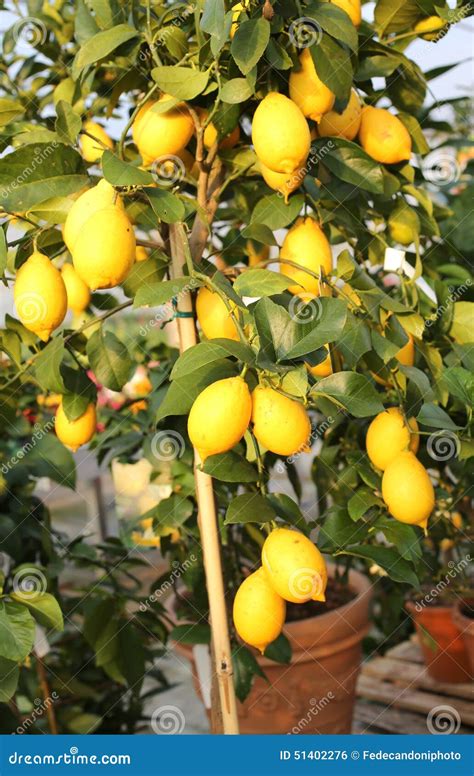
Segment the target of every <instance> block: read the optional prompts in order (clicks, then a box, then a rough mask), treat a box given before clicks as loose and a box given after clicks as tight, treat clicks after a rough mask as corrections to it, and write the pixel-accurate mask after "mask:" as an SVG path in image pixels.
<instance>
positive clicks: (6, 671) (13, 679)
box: [0, 657, 20, 703]
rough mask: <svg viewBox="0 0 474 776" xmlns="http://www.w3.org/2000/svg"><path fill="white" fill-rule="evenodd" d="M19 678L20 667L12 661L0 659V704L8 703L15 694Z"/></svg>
mask: <svg viewBox="0 0 474 776" xmlns="http://www.w3.org/2000/svg"><path fill="white" fill-rule="evenodd" d="M19 678H20V667H19V665H18V663H17V662H16V661H14V660H7V659H6V658H4V657H0V703H8V701H9V700H10V698H11V697H12V696H13V695H14V694H15V691H16V688H17V686H18V679H19Z"/></svg>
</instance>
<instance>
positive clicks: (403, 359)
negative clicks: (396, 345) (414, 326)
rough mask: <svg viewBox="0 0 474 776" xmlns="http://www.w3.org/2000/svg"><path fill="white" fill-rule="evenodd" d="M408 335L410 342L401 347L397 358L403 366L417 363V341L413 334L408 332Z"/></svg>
mask: <svg viewBox="0 0 474 776" xmlns="http://www.w3.org/2000/svg"><path fill="white" fill-rule="evenodd" d="M407 337H408V342H407V343H406V345H404V346H403V347H402V348H400V350H399V351H398V353H397V354H396V356H395V358H396V359H397V361H399V362H400V364H403V366H413V364H414V363H415V342H414V340H413V337H412V336H411V334H408V333H407Z"/></svg>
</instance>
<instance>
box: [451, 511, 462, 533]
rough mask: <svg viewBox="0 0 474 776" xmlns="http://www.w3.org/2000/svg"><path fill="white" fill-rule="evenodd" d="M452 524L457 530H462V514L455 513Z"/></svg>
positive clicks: (452, 516)
mask: <svg viewBox="0 0 474 776" xmlns="http://www.w3.org/2000/svg"><path fill="white" fill-rule="evenodd" d="M451 522H452V524H453V525H454V527H455V528H457V529H458V530H460V529H461V528H462V526H463V519H462V515H461V513H460V512H453V514H452V515H451Z"/></svg>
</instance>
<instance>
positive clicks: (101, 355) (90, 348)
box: [87, 327, 135, 391]
mask: <svg viewBox="0 0 474 776" xmlns="http://www.w3.org/2000/svg"><path fill="white" fill-rule="evenodd" d="M87 357H88V359H89V363H90V365H91V369H92V371H93V372H94V375H95V377H96V378H97V380H98V381H99V383H101V384H102V385H105V387H106V388H110V390H111V391H121V390H122V388H123V386H124V385H125V383H126V382H127V381H128V380H129V379H130V377H131V376H132V372H133V369H134V366H135V364H134V362H133V361H132V359H131V358H130V354H129V352H128V350H127V347H126V346H125V345H124V343H123V342H121V341H120V340H119V339H118V337H117V336H116V335H115V334H113V333H112V332H111V331H107V332H105V331H104V329H103V328H102V327H101V328H100V329H99V330H98V331H95V332H94V334H92V336H91V337H90V339H89V340H88V342H87Z"/></svg>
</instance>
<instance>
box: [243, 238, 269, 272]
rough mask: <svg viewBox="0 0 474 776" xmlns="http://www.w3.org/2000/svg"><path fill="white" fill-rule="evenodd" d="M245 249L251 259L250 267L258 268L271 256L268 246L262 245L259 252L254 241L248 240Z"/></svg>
mask: <svg viewBox="0 0 474 776" xmlns="http://www.w3.org/2000/svg"><path fill="white" fill-rule="evenodd" d="M245 248H246V251H247V255H248V257H249V267H257V266H258V265H259V264H261V263H262V261H266V260H267V259H268V257H269V256H270V248H269V246H268V245H262V246H261V247H260V248H259V249H258V250H257V249H256V248H255V246H254V244H253V242H252V240H247V243H246V246H245Z"/></svg>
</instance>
